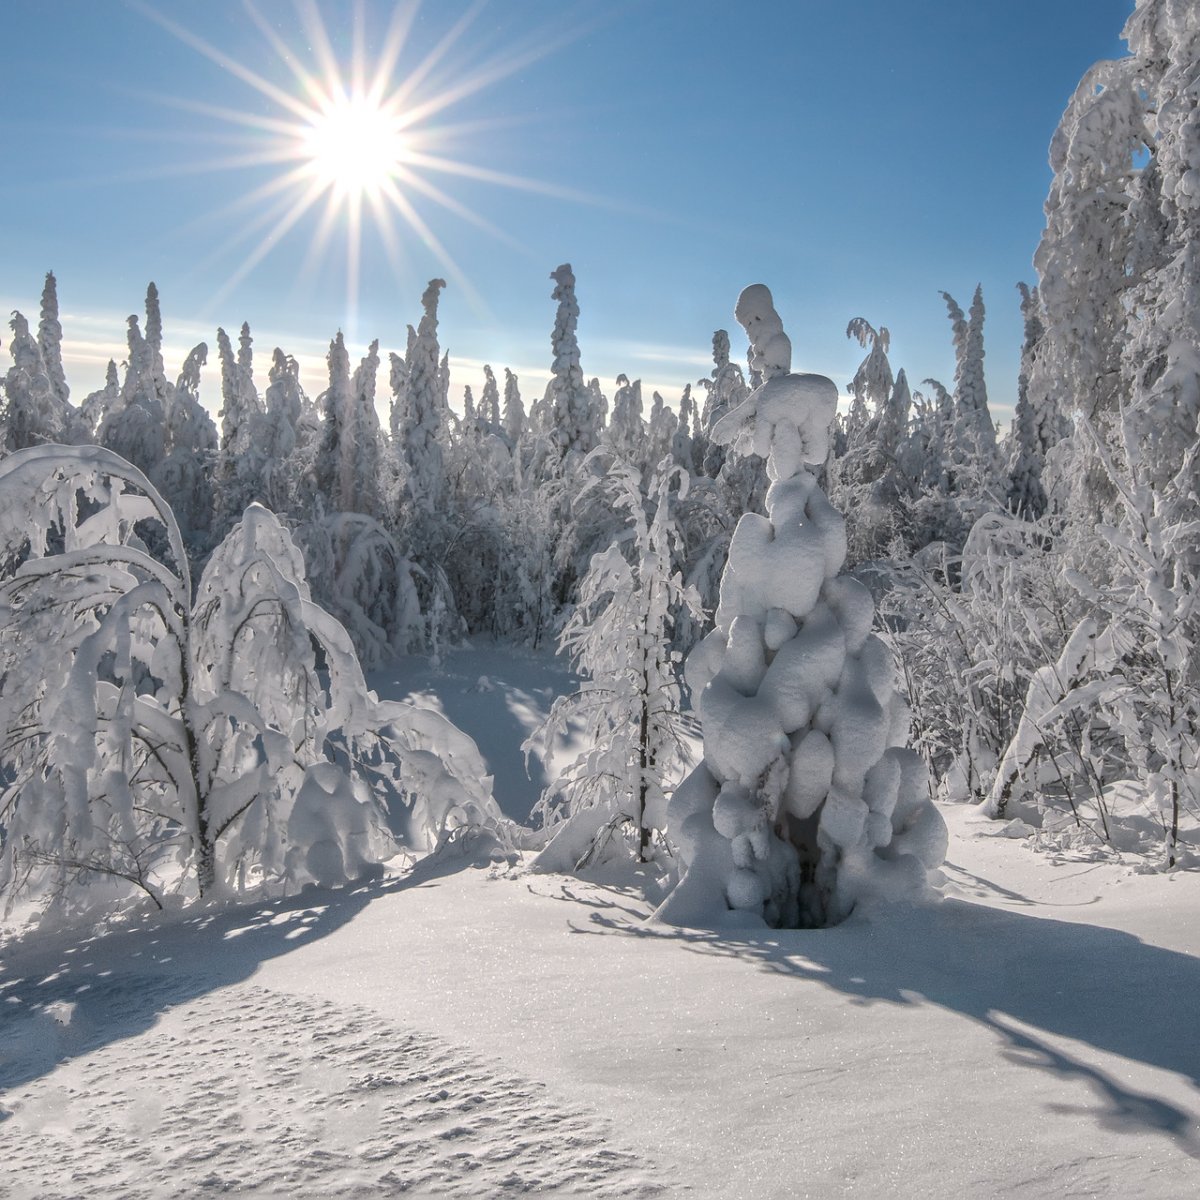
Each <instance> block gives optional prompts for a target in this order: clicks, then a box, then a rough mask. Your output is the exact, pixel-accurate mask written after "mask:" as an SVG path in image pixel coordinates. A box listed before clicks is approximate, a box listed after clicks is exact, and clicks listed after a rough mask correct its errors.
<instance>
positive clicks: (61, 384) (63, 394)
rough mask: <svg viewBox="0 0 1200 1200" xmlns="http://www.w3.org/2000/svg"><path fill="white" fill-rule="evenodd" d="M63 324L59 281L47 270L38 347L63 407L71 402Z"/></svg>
mask: <svg viewBox="0 0 1200 1200" xmlns="http://www.w3.org/2000/svg"><path fill="white" fill-rule="evenodd" d="M62 337H63V331H62V324H61V322H60V321H59V319H58V281H57V280H56V279H55V278H54V272H53V271H47V272H46V284H45V287H43V289H42V310H41V319H40V320H39V321H38V349H39V350H41V352H42V362H44V363H45V364H46V375H47V377H48V378H49V380H50V390H51V391H52V392H53V393H54V397H55V399H56V400H57V401H58V404H59V406H60V407H61V408H63V409H66V408H67V406H68V405H69V404H70V402H71V389H70V388H69V387H68V386H67V376H66V372H65V371H64V370H63V360H62Z"/></svg>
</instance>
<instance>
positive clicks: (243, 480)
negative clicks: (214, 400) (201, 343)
mask: <svg viewBox="0 0 1200 1200" xmlns="http://www.w3.org/2000/svg"><path fill="white" fill-rule="evenodd" d="M217 353H218V356H219V358H220V362H221V414H220V416H221V440H220V446H219V449H218V456H217V518H216V530H217V534H218V536H221V535H223V534H224V533H225V532H226V531H228V530H229V529H231V528H232V527H233V525H234V523H236V522H237V521H238V519H239V518H240V517H241V515H242V513H243V512H244V511H245V509H246V507H247V506H248V505H249V504H251V503H253V502H254V501H261V500H262V499H264V488H263V475H264V466H265V461H264V457H263V438H262V415H263V410H262V402H261V401H260V399H259V397H258V391H257V390H256V389H255V386H254V375H253V367H254V358H253V351H252V343H251V338H250V327H249V325H247V324H245V323H243V325H242V329H241V334H240V336H239V339H238V350H237V353H236V355H235V353H234V349H233V345H232V343H231V342H230V340H229V335H228V334H227V333H226V332H225V330H224V329H218V330H217Z"/></svg>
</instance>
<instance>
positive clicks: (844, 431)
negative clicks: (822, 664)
mask: <svg viewBox="0 0 1200 1200" xmlns="http://www.w3.org/2000/svg"><path fill="white" fill-rule="evenodd" d="M846 336H847V337H849V338H853V339H854V340H855V341H857V342H858V344H859V345H860V346H862V347H863V348H864V349H865V350H866V351H867V356H866V358H864V359H863V361H862V362H861V363H860V364H859V367H858V370H857V371H856V372H855V375H854V378H853V379H852V380H851V382H850V394H851V397H852V399H851V404H850V411H849V412H848V413H847V414H846V415H845V416H844V417H839V418H838V428H837V434H836V436H835V442H834V444H835V450H834V456H833V457H831V459H830V461H829V462H828V463H827V464H826V477H827V480H828V488H829V498H830V500H831V502H832V503H833V504H834V505H835V506H836V507H837V508H838V509H839V510H840V511H844V512H847V513H850V514H852V520H851V522H850V524H849V529H848V534H849V542H848V550H847V555H848V561H849V562H850V564H851V565H857V564H859V563H862V562H867V561H870V560H872V559H876V558H880V557H883V556H885V555H886V554H887V553H888V551H889V549H890V547H891V546H892V545H893V544H894V543H896V542H897V541H899V540H900V537H901V535H902V534H903V533H904V532H905V530H906V524H907V521H906V517H907V514H906V512H905V511H904V505H903V502H902V501H903V499H904V496H905V493H906V492H907V491H908V489H907V487H906V484H905V480H904V479H903V477H902V475H901V474H900V471H899V468H898V465H897V454H898V451H899V447H900V443H901V441H902V439H903V437H904V435H905V433H906V432H907V422H908V409H909V406H910V405H911V396H910V395H909V391H908V380H907V377H906V376H905V375H904V372H903V371H902V372H901V373H900V376H899V378H894V377H893V375H892V366H891V363H890V362H889V360H888V353H887V352H888V347H889V345H890V341H891V338H890V335H889V333H888V330H887V328H886V327H885V326H882V325H881V326H880V327H879V328H878V329H876V328H875V327H874V326H873V325H872V324H871V323H870V322H869V321H867V320H866V319H865V318H864V317H855V318H854V320H852V321H851V322H850V324H849V325H848V326H847V328H846Z"/></svg>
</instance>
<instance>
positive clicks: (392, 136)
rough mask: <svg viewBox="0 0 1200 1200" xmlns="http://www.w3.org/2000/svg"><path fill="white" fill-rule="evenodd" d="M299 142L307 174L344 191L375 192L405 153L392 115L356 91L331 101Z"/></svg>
mask: <svg viewBox="0 0 1200 1200" xmlns="http://www.w3.org/2000/svg"><path fill="white" fill-rule="evenodd" d="M303 142H304V149H305V151H306V153H307V154H308V155H309V159H310V161H309V168H310V172H311V174H312V175H313V177H314V178H315V179H316V180H317V181H318V182H320V183H322V184H324V185H326V186H327V187H332V188H334V189H335V190H336V191H337V192H338V193H340V194H341V195H343V196H349V197H354V196H365V197H367V198H371V199H373V198H375V197H377V196H378V195H379V193H380V191H381V190H382V189H383V187H384V186H385V185H386V184H387V183H388V181H389V180H391V179H393V178H394V177H395V175H396V171H397V168H398V167H399V166H401V164H402V163H403V162H404V161H405V158H406V156H407V144H406V142H405V139H404V136H403V135H402V134H401V132H400V129H399V121H398V120H397V118H396V116H395V115H394V114H393V113H391V112H390V111H388V110H387V109H386V108H384V107H382V106H380V105H378V104H375V103H372V101H371V100H370V99H368V98H367V97H365V96H361V95H356V96H347V97H342V98H339V99H337V100H333V101H331V102H330V103H329V104H328V106H326V107H325V108H324V109H323V111H322V112H321V113H320V114H319V115H317V116H315V117H314V119H313V121H312V124H311V125H310V127H309V128H308V129H307V130H306V131H305V135H304V139H303Z"/></svg>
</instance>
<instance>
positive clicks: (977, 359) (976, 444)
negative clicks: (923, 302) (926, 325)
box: [942, 286, 996, 464]
mask: <svg viewBox="0 0 1200 1200" xmlns="http://www.w3.org/2000/svg"><path fill="white" fill-rule="evenodd" d="M942 299H943V300H945V301H946V308H947V311H948V312H949V315H950V324H951V326H952V328H953V330H954V358H955V366H954V412H955V418H956V433H957V437H958V440H957V441H956V443H955V447H954V454H955V455H956V457H958V458H961V459H963V460H966V461H971V460H975V461H977V462H980V463H983V464H990V463H991V460H992V458H993V457H994V455H995V453H996V427H995V425H993V424H992V415H991V412H990V410H989V409H988V400H987V384H986V382H985V381H984V377H983V355H984V349H983V319H984V306H983V288H982V287H981V286H977V287H976V288H975V294H974V296H973V297H972V298H971V309H970V313H969V314H964V313H963V310H962V309H961V308H960V307H959V305H958V303H957V301H956V300H955V299H954V297H953V296H951V295H950V293H949V292H943V293H942Z"/></svg>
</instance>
